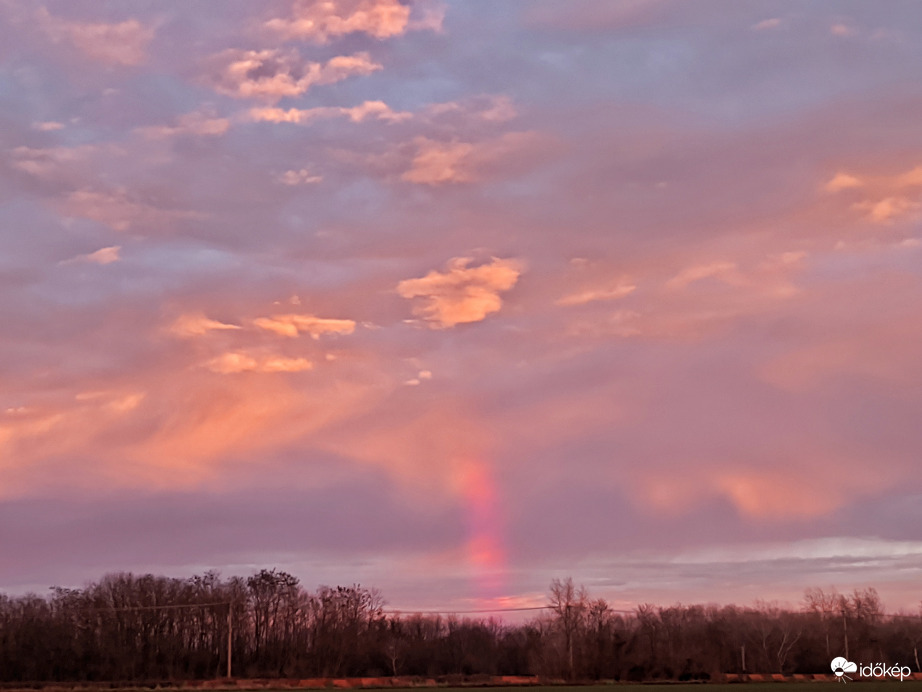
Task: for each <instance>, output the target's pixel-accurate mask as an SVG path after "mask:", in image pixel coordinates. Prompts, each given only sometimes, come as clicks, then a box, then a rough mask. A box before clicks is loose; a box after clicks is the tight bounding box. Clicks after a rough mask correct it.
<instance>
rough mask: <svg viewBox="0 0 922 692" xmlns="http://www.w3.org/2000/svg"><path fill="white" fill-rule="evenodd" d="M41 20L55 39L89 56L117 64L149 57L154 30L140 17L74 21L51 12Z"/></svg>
mask: <svg viewBox="0 0 922 692" xmlns="http://www.w3.org/2000/svg"><path fill="white" fill-rule="evenodd" d="M37 17H38V23H39V26H41V27H42V28H43V29H44V30H45V32H46V33H47V34H48V35H49V36H50V37H51V39H52V40H53V41H54V42H56V43H57V42H61V41H66V42H67V43H70V44H71V45H72V46H74V47H75V48H77V50H79V51H80V52H82V53H83V54H84V55H86V56H87V57H89V58H91V59H93V60H98V61H100V62H105V63H109V64H114V65H129V66H130V65H140V64H141V63H142V62H144V61H145V60H146V59H147V46H148V44H149V43H150V42H151V40H152V39H153V37H154V29H153V28H152V27H145V26H144V25H142V24H141V23H140V22H139V21H137V20H136V19H129V20H127V21H124V22H119V23H118V24H105V23H102V22H95V23H94V22H71V21H67V20H64V19H61V18H59V17H55V16H54V15H52V14H50V13H49V12H48V10H46V9H45V8H41V9H40V10H39V11H38V13H37Z"/></svg>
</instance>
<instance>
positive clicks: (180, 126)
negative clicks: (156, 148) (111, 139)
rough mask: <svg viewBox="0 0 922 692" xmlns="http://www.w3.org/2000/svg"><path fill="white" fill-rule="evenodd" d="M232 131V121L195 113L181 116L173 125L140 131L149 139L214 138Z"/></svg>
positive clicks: (145, 128) (212, 115) (204, 113)
mask: <svg viewBox="0 0 922 692" xmlns="http://www.w3.org/2000/svg"><path fill="white" fill-rule="evenodd" d="M228 129H230V120H228V119H227V118H220V117H217V116H215V115H214V114H209V113H206V112H201V111H193V112H191V113H186V114H185V115H181V116H179V117H178V118H177V119H176V122H175V124H173V125H160V126H155V127H142V128H140V129H139V131H140V132H141V133H142V134H144V135H146V136H148V137H173V136H176V135H200V136H206V137H214V136H218V135H223V134H224V133H226V132H227V131H228Z"/></svg>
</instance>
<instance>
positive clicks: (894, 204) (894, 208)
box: [854, 197, 919, 224]
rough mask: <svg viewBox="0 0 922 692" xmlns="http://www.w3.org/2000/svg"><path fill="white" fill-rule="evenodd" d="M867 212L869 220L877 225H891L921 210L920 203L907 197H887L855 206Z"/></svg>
mask: <svg viewBox="0 0 922 692" xmlns="http://www.w3.org/2000/svg"><path fill="white" fill-rule="evenodd" d="M854 208H855V209H859V210H861V211H863V212H866V216H867V219H868V220H869V221H871V222H873V223H876V224H890V223H893V222H894V221H895V220H897V219H900V218H902V217H905V216H907V215H908V214H910V213H911V212H913V211H915V210H916V209H918V208H919V203H918V202H914V201H912V200H911V199H907V198H906V197H885V198H883V199H881V200H877V201H876V202H873V201H870V200H867V201H864V202H859V203H857V204H855V205H854Z"/></svg>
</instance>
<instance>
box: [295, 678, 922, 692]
mask: <svg viewBox="0 0 922 692" xmlns="http://www.w3.org/2000/svg"><path fill="white" fill-rule="evenodd" d="M846 684H848V685H849V686H851V685H858V686H859V688H860V691H861V692H878V691H879V692H898V691H899V690H903V692H907V686H909V689H912V690H922V681H920V680H905V681H903V682H900V681H899V680H895V681H894V680H887V681H877V680H866V681H865V680H858V681H854V682H849V683H846ZM824 685H837V683H835V682H820V681H815V682H741V683H729V684H727V683H715V684H710V683H648V684H638V683H615V684H613V685H588V686H587V685H584V686H573V687H570V686H563V685H561V686H557V685H555V686H548V687H543V686H535V687H531V686H526V687H521V688H510V687H476V688H471V687H439V688H436V689H438V692H473V690H476V692H510V690H511V689H519V690H521V692H526V691H527V692H532V691H534V692H602V691H603V690H606V689H613V690H617V692H817V688H818V687H819V686H824ZM836 689H838V687H837V688H836ZM280 692H281V691H280ZM287 692H291V691H290V690H288V691H287ZM842 692H848V690H847V689H846V688H845V687H844V686H843V687H842Z"/></svg>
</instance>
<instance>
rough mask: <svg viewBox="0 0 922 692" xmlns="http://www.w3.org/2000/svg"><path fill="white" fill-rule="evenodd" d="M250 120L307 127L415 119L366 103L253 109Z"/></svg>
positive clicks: (384, 106)
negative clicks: (325, 122)
mask: <svg viewBox="0 0 922 692" xmlns="http://www.w3.org/2000/svg"><path fill="white" fill-rule="evenodd" d="M249 117H250V119H252V120H254V121H256V122H272V123H292V124H297V125H306V124H309V123H311V122H313V121H315V120H324V119H329V118H347V119H348V120H351V121H352V122H354V123H360V122H362V121H364V120H366V119H374V120H384V121H387V122H400V121H403V120H408V119H409V118H412V117H413V114H412V113H406V112H396V111H394V110H391V108H390V107H389V106H388V105H387V104H386V103H384V102H383V101H365V102H364V103H362V104H361V105H358V106H353V107H351V108H342V107H318V108H305V109H298V108H289V109H287V110H285V109H283V108H251V109H250V111H249Z"/></svg>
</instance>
